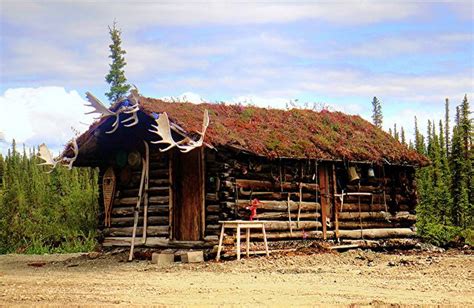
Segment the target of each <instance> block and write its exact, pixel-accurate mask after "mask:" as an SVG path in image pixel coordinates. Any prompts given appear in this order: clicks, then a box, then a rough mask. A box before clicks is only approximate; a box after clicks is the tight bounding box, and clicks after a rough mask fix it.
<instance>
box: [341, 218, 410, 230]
mask: <svg viewBox="0 0 474 308" xmlns="http://www.w3.org/2000/svg"><path fill="white" fill-rule="evenodd" d="M413 224H414V221H398V222H395V221H392V222H389V221H362V224H361V223H360V222H359V221H352V220H342V221H339V228H340V229H357V228H360V227H361V225H362V229H371V228H394V227H410V226H412V225H413Z"/></svg>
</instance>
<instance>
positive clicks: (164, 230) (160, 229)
mask: <svg viewBox="0 0 474 308" xmlns="http://www.w3.org/2000/svg"><path fill="white" fill-rule="evenodd" d="M133 230H134V228H133V227H122V228H106V229H104V232H103V233H104V235H105V236H112V237H114V236H115V237H116V236H132V237H133ZM142 234H143V227H137V228H136V235H142ZM148 234H149V235H150V236H168V226H149V227H148Z"/></svg>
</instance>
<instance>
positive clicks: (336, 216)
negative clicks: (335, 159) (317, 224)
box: [332, 163, 339, 241]
mask: <svg viewBox="0 0 474 308" xmlns="http://www.w3.org/2000/svg"><path fill="white" fill-rule="evenodd" d="M332 183H333V193H332V197H333V200H334V202H333V203H334V223H335V225H336V239H337V240H338V241H339V202H338V200H337V198H336V194H337V178H336V165H335V164H334V163H333V164H332Z"/></svg>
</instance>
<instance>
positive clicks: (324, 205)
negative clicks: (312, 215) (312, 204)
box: [318, 166, 329, 240]
mask: <svg viewBox="0 0 474 308" xmlns="http://www.w3.org/2000/svg"><path fill="white" fill-rule="evenodd" d="M318 172H319V175H318V176H319V187H320V191H321V221H322V227H323V239H324V240H327V224H326V220H327V218H328V216H327V210H328V201H329V183H328V176H327V168H326V167H325V166H322V167H320V168H319V169H318Z"/></svg>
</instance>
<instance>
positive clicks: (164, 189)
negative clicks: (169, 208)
mask: <svg viewBox="0 0 474 308" xmlns="http://www.w3.org/2000/svg"><path fill="white" fill-rule="evenodd" d="M148 182H149V181H148ZM168 190H169V187H168V185H166V186H154V187H149V188H148V190H147V191H148V194H149V195H163V194H166V195H167V194H168ZM120 195H121V196H123V197H133V196H137V195H138V188H129V189H124V190H122V191H120Z"/></svg>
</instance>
